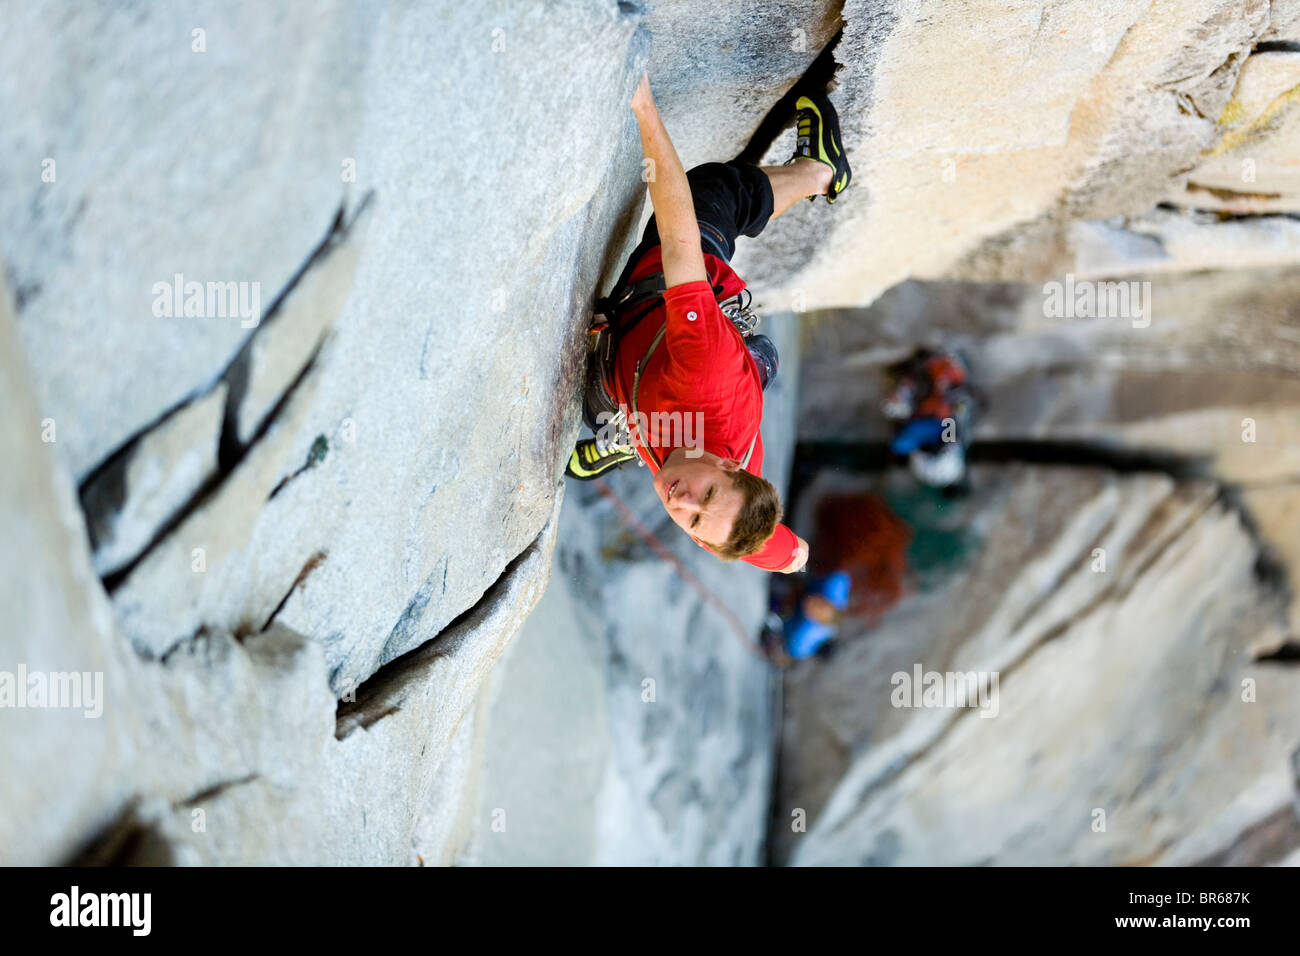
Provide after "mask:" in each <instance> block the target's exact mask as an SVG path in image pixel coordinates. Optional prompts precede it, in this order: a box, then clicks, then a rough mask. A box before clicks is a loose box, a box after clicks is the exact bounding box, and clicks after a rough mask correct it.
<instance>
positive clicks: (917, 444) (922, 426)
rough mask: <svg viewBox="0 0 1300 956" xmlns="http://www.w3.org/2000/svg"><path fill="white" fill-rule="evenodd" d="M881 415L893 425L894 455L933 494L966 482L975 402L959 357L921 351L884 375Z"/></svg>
mask: <svg viewBox="0 0 1300 956" xmlns="http://www.w3.org/2000/svg"><path fill="white" fill-rule="evenodd" d="M886 377H887V379H888V385H887V387H886V393H885V399H884V401H883V402H882V403H881V410H882V411H883V412H884V413H885V417H886V418H888V419H890V420H891V421H892V422H893V423H894V436H893V438H892V440H891V441H890V450H891V451H892V452H893V453H894V454H895V455H898V456H899V457H903V458H906V459H907V463H908V467H909V468H910V469H911V471H912V474H913V475H915V476H916V478H917V479H918V480H919V481H920V482H921V483H922V484H924V485H929V486H930V487H933V488H954V487H956V486H957V485H959V484H960V483H961V482H962V480H963V479H964V478H965V476H966V447H967V445H969V444H970V435H971V428H972V423H971V420H972V415H973V414H974V410H975V405H976V401H975V396H974V393H973V392H972V391H971V389H970V386H969V384H968V381H967V380H968V378H969V375H968V373H967V369H966V363H965V362H964V361H963V360H962V358H961V356H960V355H958V354H957V353H956V352H947V351H942V350H938V349H930V348H918V349H916V350H915V351H914V352H913V353H912V354H911V355H910V356H908V357H907V358H906V359H904V360H903V361H901V362H898V363H896V364H895V365H892V366H890V367H889V368H888V369H887V370H886Z"/></svg>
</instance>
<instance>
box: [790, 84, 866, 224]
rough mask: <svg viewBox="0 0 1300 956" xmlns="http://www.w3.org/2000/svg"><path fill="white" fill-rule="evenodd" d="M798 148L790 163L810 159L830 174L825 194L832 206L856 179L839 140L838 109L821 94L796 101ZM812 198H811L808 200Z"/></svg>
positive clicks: (802, 97) (795, 163)
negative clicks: (851, 181)
mask: <svg viewBox="0 0 1300 956" xmlns="http://www.w3.org/2000/svg"><path fill="white" fill-rule="evenodd" d="M794 118H795V146H794V156H792V157H791V159H790V161H791V164H792V165H795V166H798V165H799V160H801V159H811V160H812V161H813V162H816V163H820V164H822V165H824V166H825V167H826V168H827V169H829V170H830V171H831V181H830V185H829V187H828V188H827V189H826V191H825V195H826V201H827V202H830V203H833V202H835V198H836V197H837V196H839V194H840V193H842V192H844V190H845V189H847V188H848V186H849V181H850V180H852V179H853V170H851V169H850V168H849V157H848V156H847V155H845V153H844V143H843V142H842V141H841V140H840V118H839V116H838V115H836V113H835V107H834V106H832V105H831V101H830V100H828V99H827V98H826V97H825V96H824V95H822V94H821V93H814V94H813V95H812V96H801V97H799V99H797V100H796V101H795V114H794ZM808 198H809V199H811V198H813V197H812V196H809V197H808Z"/></svg>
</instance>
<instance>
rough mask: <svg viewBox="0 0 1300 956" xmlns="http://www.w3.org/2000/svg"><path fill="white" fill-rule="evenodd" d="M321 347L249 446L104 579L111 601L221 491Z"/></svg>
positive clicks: (305, 374)
mask: <svg viewBox="0 0 1300 956" xmlns="http://www.w3.org/2000/svg"><path fill="white" fill-rule="evenodd" d="M323 344H324V340H323V339H322V341H321V342H320V343H318V344H317V345H316V350H315V351H314V352H312V354H311V356H310V358H308V359H307V364H305V365H304V366H303V367H302V371H301V372H299V373H298V377H297V378H295V379H294V380H293V382H291V383H290V385H289V387H288V388H287V389H285V391H284V394H283V395H281V396H280V400H279V401H277V402H276V403H275V407H274V408H272V409H271V411H270V412H269V413H268V414H267V416H266V418H265V419H263V420H262V424H261V425H260V426H259V427H258V429H257V431H256V432H255V433H254V434H253V435H252V436H251V437H250V439H249V441H248V444H247V445H244V446H243V447H242V448H240V449H239V452H238V455H237V456H236V457H235V459H234V460H233V461H227V462H224V463H222V466H221V467H219V468H217V470H216V471H214V472H213V473H212V474H211V475H209V476H208V479H207V481H205V482H204V483H203V484H202V485H201V486H200V487H199V490H198V491H197V492H196V493H195V494H194V497H192V498H191V499H190V500H189V501H188V502H186V503H185V505H184V507H182V508H180V509H179V510H177V512H176V513H175V514H174V515H172V517H171V518H170V519H169V520H168V521H167V522H166V523H165V524H164V525H163V526H162V527H161V528H159V529H158V530H157V531H156V532H155V533H154V535H153V537H152V538H150V539H149V543H148V544H147V545H145V546H144V548H142V549H141V550H140V553H139V554H137V555H136V556H135V557H134V558H132V559H131V561H130V562H129V563H128V564H127V565H126V566H125V567H123V568H121V569H120V570H118V571H114V572H113V573H112V574H109V575H106V576H105V577H104V579H103V583H104V590H105V591H107V592H108V594H109V596H110V597H111V596H112V594H113V592H114V591H116V590H117V589H118V588H119V587H121V586H122V584H123V583H124V582H125V581H126V579H127V578H128V577H130V576H131V572H133V571H134V570H135V569H136V568H137V567H139V565H140V564H141V562H143V561H144V560H145V559H146V558H147V557H149V555H150V554H152V553H153V550H154V548H156V547H158V545H159V544H161V543H162V542H163V541H164V540H165V539H166V538H167V536H168V535H170V534H171V533H172V532H173V531H175V530H176V529H177V528H178V527H180V526H181V524H182V523H184V521H185V520H186V519H187V518H188V517H189V516H190V515H192V514H194V512H196V511H198V510H199V509H200V508H201V507H203V505H205V504H206V503H207V502H208V501H209V500H210V499H211V498H212V496H213V495H215V494H216V492H217V491H218V489H220V487H221V486H222V485H223V484H224V483H225V481H226V479H227V478H229V477H230V475H231V473H232V472H233V471H234V470H235V469H236V468H238V467H239V465H240V464H242V463H243V461H244V458H245V457H246V456H247V455H248V452H249V450H251V449H252V447H253V446H254V445H256V444H257V442H258V441H259V440H260V439H261V438H262V437H263V436H264V435H265V434H266V433H267V432H268V431H269V430H270V428H271V426H272V425H273V424H274V423H275V421H276V419H277V418H279V416H280V414H281V413H282V412H283V411H284V409H285V407H286V406H287V405H288V404H289V401H290V400H291V399H292V398H293V395H294V393H295V392H296V391H297V389H298V387H299V386H300V385H302V383H303V382H304V381H305V380H306V379H307V377H308V376H309V375H310V374H311V372H312V370H313V369H314V368H315V366H316V359H317V357H318V356H319V355H320V350H321V346H322V345H323Z"/></svg>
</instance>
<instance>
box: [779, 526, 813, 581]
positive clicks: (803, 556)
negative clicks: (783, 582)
mask: <svg viewBox="0 0 1300 956" xmlns="http://www.w3.org/2000/svg"><path fill="white" fill-rule="evenodd" d="M794 537H795V540H796V541H798V542H799V550H798V551H796V552H795V555H794V560H793V561H791V562H790V563H789V564H787V565H786V566H785V567H784V568H782V569H781V573H782V574H793V573H794V572H795V571H801V570H803V566H804V565H805V564H807V563H808V542H807V541H805V540H804V539H803V538H801V537H799V536H798V535H795V536H794Z"/></svg>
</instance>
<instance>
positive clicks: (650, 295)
mask: <svg viewBox="0 0 1300 956" xmlns="http://www.w3.org/2000/svg"><path fill="white" fill-rule="evenodd" d="M666 288H667V286H666V284H665V282H664V275H663V273H662V272H655V273H651V274H650V275H647V276H643V277H642V278H640V279H638V280H637V281H636V282H632V283H628V282H626V280H621V281H620V284H619V285H618V286H617V287H616V288H615V291H614V292H613V293H611V294H610V295H609V296H606V297H604V298H601V299H597V300H596V307H595V311H596V312H597V313H598V314H600V315H603V316H605V318H606V321H605V322H601V323H597V324H596V325H593V326H592V328H591V329H590V332H591V334H592V335H593V336H594V337H595V343H594V347H593V348H592V350H591V363H592V364H591V365H589V367H588V375H587V388H586V393H585V396H584V412H586V413H587V414H588V421H587V425H588V426H589V427H590V428H592V430H593V431H594V430H596V429H597V427H598V420H599V418H601V417H604V418H605V423H603V424H600V425H599V427H602V428H610V427H611V426H612V427H614V428H617V429H619V432H620V433H622V434H627V435H629V436H631V429H630V426H629V423H628V421H627V415H626V413H625V412H624V410H623V409H621V408H619V407H618V405H617V404H616V403H615V402H614V399H613V397H612V396H611V394H610V390H609V387H608V384H607V373H609V372H611V371H612V370H613V368H614V361H615V358H616V356H617V355H618V349H619V346H620V345H621V344H622V341H623V339H624V338H626V337H627V335H628V333H629V332H631V331H632V329H634V328H635V327H636V326H637V324H638V323H639V322H640V321H641V320H642V319H643V318H645V317H646V316H647V315H649V314H650V313H651V312H653V311H654V310H655V309H656V308H658V307H659V305H660V304H661V303H662V302H663V300H664V290H665V289H666ZM721 292H722V288H721V286H714V287H713V294H714V296H715V297H716V296H718V295H719V294H721ZM753 300H754V297H753V294H752V293H751V292H750V291H749V290H748V289H742V290H740V292H738V293H737V294H736V295H733V296H731V297H730V298H727V299H725V300H721V301H719V302H718V308H719V309H720V310H721V311H722V314H723V315H724V316H726V317H727V319H728V320H729V321H730V322H731V323H732V325H734V326H735V327H736V330H737V331H738V332H739V333H740V335H741V338H743V339H745V340H746V342H747V343H749V342H751V341H752V338H762V339H765V338H766V337H764V336H756V332H757V329H758V325H759V322H760V318H759V316H758V314H757V313H756V312H754V310H753V308H752V303H753ZM666 332H667V326H665V327H664V328H662V329H660V330H659V331H658V333H657V334H656V335H655V337H654V339H653V340H652V341H651V342H650V345H649V347H648V348H647V349H646V351H645V354H643V355H642V356H641V358H640V360H639V361H638V362H637V363H636V371H635V373H634V375H633V378H632V415H633V416H634V418H636V419H638V420H639V419H640V414H639V411H638V408H637V396H638V394H639V393H640V388H641V373H642V372H644V371H645V369H646V367H647V366H648V365H649V364H650V358H651V357H652V356H653V355H654V353H655V350H656V349H658V348H659V345H660V343H661V342H663V339H664V335H665V333H666ZM751 354H753V355H754V361H755V364H757V365H759V367H760V369H761V373H762V379H763V384H764V387H766V386H767V384H768V382H770V380H771V378H772V377H774V376H775V371H776V363H775V347H773V346H772V345H771V342H770V340H767V341H765V343H764V347H763V348H761V349H759V350H757V351H755V350H753V349H751ZM636 438H637V439H638V440H639V441H640V442H641V444H642V446H643V447H645V449H646V450H647V451H648V452H650V455H651V457H653V456H654V452H652V451H650V446H649V444H648V443H647V442H646V441H645V440H644V437H643V436H636ZM757 444H758V433H757V432H756V433H755V434H754V437H753V439H752V440H751V441H750V443H749V448H748V449H747V450H746V452H745V457H744V458H743V459H742V460H741V463H740V464H741V467H742V468H746V467H748V466H749V461H750V458H752V457H753V454H754V447H755V445H757ZM637 464H638V465H641V466H644V465H645V462H644V461H643V460H642V459H641V457H640V456H638V457H637Z"/></svg>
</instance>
